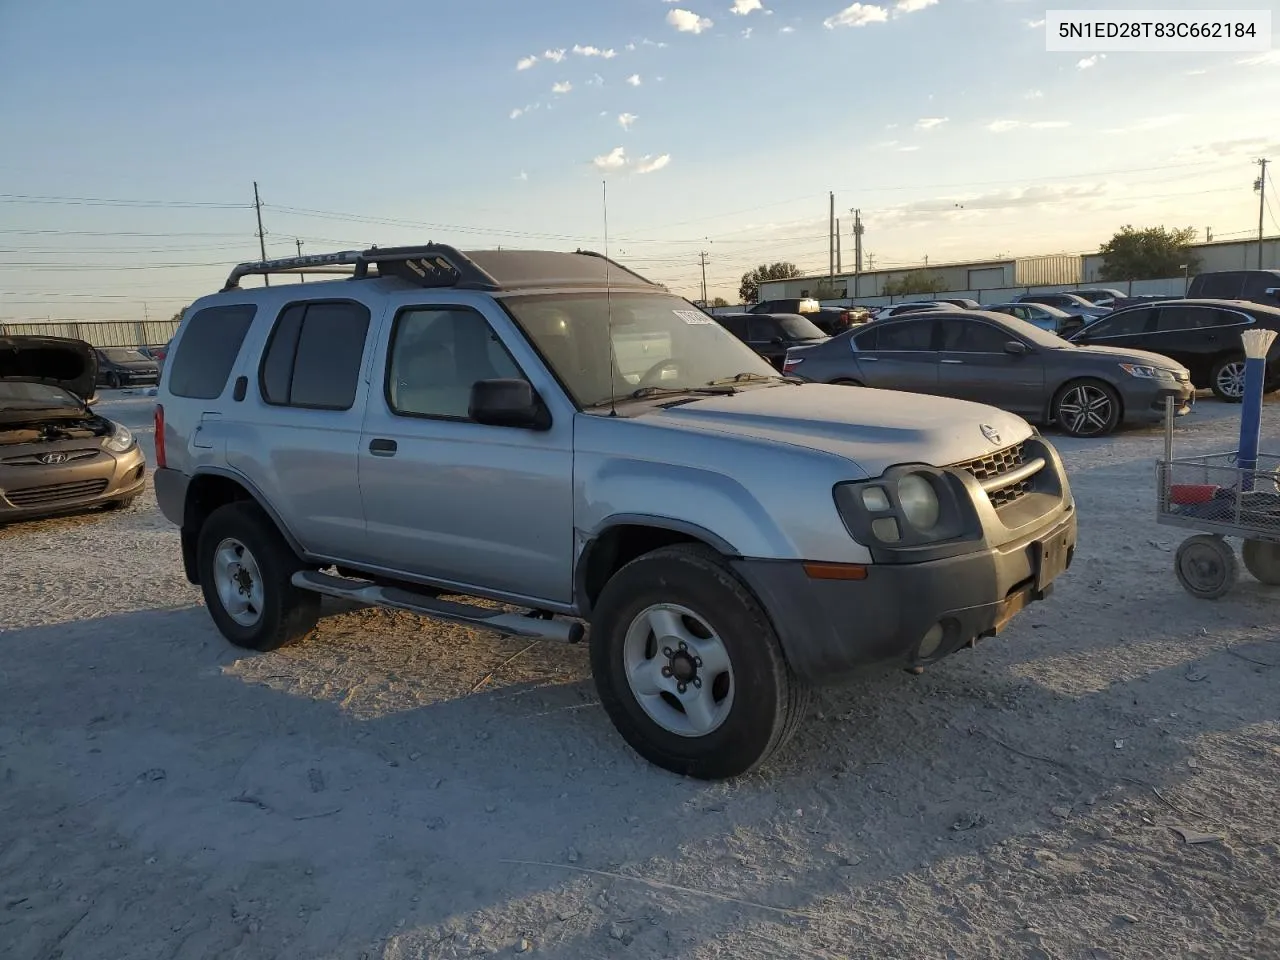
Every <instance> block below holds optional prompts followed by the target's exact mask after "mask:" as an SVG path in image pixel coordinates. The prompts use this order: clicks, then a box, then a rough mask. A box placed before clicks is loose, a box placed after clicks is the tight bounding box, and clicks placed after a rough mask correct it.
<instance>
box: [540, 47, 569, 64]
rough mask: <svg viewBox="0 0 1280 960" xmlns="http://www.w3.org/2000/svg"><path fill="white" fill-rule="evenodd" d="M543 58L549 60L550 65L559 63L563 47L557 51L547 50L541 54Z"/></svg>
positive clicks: (562, 57) (562, 56)
mask: <svg viewBox="0 0 1280 960" xmlns="http://www.w3.org/2000/svg"><path fill="white" fill-rule="evenodd" d="M543 57H545V58H546V59H548V60H550V61H551V62H552V63H559V62H560V61H561V60H563V59H564V47H561V48H560V49H559V50H548V51H547V52H546V53H544V54H543Z"/></svg>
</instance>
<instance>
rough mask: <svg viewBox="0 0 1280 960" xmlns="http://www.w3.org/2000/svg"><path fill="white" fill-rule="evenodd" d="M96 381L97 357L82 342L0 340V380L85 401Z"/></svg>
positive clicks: (62, 340)
mask: <svg viewBox="0 0 1280 960" xmlns="http://www.w3.org/2000/svg"><path fill="white" fill-rule="evenodd" d="M97 377H98V358H97V355H96V354H95V353H94V350H93V347H91V346H90V345H89V344H87V343H85V341H83V340H73V339H70V338H69V337H0V380H22V381H26V382H28V383H47V384H50V385H51V386H55V387H61V388H62V389H63V390H66V391H67V392H68V393H71V394H73V395H75V396H77V397H79V398H80V399H81V400H84V401H88V400H89V399H90V398H91V397H92V396H93V393H94V383H95V382H96V381H97Z"/></svg>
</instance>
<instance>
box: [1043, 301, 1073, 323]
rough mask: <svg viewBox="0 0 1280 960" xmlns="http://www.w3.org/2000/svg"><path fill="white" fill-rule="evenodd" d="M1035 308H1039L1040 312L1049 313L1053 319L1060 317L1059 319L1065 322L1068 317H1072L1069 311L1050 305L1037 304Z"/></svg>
mask: <svg viewBox="0 0 1280 960" xmlns="http://www.w3.org/2000/svg"><path fill="white" fill-rule="evenodd" d="M1035 306H1036V307H1037V308H1039V311H1040V312H1042V313H1047V314H1048V315H1049V316H1051V317H1058V318H1059V319H1062V320H1065V319H1066V318H1067V317H1069V316H1071V314H1069V313H1067V311H1065V310H1062V309H1060V308H1058V307H1055V306H1053V305H1052V304H1049V303H1037V304H1035Z"/></svg>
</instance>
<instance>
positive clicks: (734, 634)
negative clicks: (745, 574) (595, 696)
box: [591, 544, 809, 780]
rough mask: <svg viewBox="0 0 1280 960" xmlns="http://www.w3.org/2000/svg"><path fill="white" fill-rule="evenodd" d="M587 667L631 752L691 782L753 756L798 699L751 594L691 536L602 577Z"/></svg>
mask: <svg viewBox="0 0 1280 960" xmlns="http://www.w3.org/2000/svg"><path fill="white" fill-rule="evenodd" d="M591 669H592V673H593V674H594V678H595V684H596V690H597V691H598V693H599V695H600V702H601V703H602V704H603V706H604V708H605V711H606V712H607V713H608V715H609V719H610V720H612V721H613V725H614V726H615V727H616V728H617V730H618V732H619V733H620V734H621V735H622V737H623V739H625V740H626V741H627V743H629V744H630V745H631V747H632V748H633V749H634V750H635V751H636V752H637V753H639V754H640V755H641V756H642V757H644V758H645V759H646V760H648V761H649V762H650V763H653V764H656V765H657V766H659V767H663V768H665V769H667V770H670V771H672V772H674V773H678V774H682V775H685V776H690V777H697V778H699V779H703V780H719V779H724V778H728V777H736V776H739V775H741V774H743V773H746V772H748V771H750V770H753V769H755V768H756V767H757V766H759V765H760V764H762V763H764V762H765V760H767V759H768V758H769V757H770V756H771V755H772V754H773V753H774V752H775V751H777V750H778V749H779V748H780V747H782V746H783V744H785V743H786V742H787V741H788V740H789V739H790V738H791V736H792V735H793V734H794V733H795V730H796V727H797V726H798V725H799V722H800V720H801V719H802V718H803V716H804V714H805V710H806V707H807V705H808V700H809V688H808V686H807V685H805V684H803V683H802V682H801V681H800V680H799V679H798V678H797V677H796V676H795V675H794V674H793V673H792V672H791V670H790V668H789V667H788V666H787V663H786V661H785V659H784V658H783V656H782V648H781V646H780V645H779V643H778V638H777V635H776V634H775V633H774V630H773V625H772V624H771V623H770V622H769V618H768V616H767V615H766V614H765V612H764V610H763V608H762V607H761V606H760V603H759V601H757V600H756V598H755V596H754V595H753V594H752V593H751V591H750V590H748V589H747V587H746V585H745V584H743V583H742V581H741V580H739V579H738V578H737V576H736V575H735V574H734V573H733V571H732V570H731V569H730V568H729V566H728V565H727V564H726V563H725V561H724V560H723V559H722V558H721V557H720V556H719V554H717V553H716V552H715V551H713V550H711V549H710V548H708V547H704V546H701V545H697V544H678V545H675V546H670V547H662V548H661V549H658V550H655V551H653V552H652V553H647V554H645V555H643V556H641V557H639V558H637V559H635V560H633V561H631V562H630V563H628V564H627V565H626V566H625V567H623V568H622V569H621V570H619V571H618V572H617V573H615V574H614V575H613V577H612V578H611V579H610V580H609V582H608V583H607V584H606V585H605V588H604V590H603V591H602V592H601V595H600V600H599V602H598V603H597V604H596V608H595V614H594V616H593V618H592V624H591Z"/></svg>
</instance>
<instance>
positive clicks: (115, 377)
mask: <svg viewBox="0 0 1280 960" xmlns="http://www.w3.org/2000/svg"><path fill="white" fill-rule="evenodd" d="M107 387H108V388H109V389H111V390H119V389H120V376H119V374H117V373H115V372H112V373H108V374H107Z"/></svg>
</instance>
